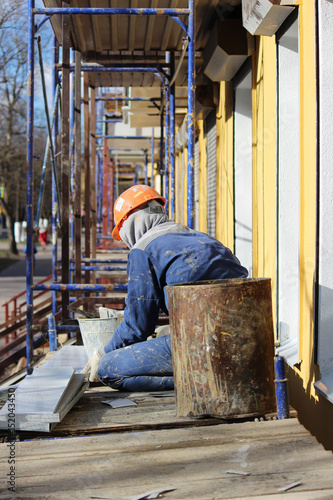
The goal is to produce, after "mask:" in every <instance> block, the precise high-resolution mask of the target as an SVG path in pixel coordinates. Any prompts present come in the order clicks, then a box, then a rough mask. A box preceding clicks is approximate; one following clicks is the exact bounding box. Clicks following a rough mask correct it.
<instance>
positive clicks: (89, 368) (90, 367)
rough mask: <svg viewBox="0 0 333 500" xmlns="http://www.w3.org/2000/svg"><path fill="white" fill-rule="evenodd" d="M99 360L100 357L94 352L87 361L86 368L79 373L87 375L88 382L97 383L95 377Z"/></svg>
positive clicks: (97, 380) (96, 377)
mask: <svg viewBox="0 0 333 500" xmlns="http://www.w3.org/2000/svg"><path fill="white" fill-rule="evenodd" d="M100 359H101V355H100V354H99V353H98V352H96V353H95V354H94V355H93V356H91V358H90V359H89V361H88V363H87V364H86V366H85V367H84V368H83V370H82V371H81V373H89V372H90V375H89V381H90V382H99V378H98V376H97V368H98V362H99V360H100Z"/></svg>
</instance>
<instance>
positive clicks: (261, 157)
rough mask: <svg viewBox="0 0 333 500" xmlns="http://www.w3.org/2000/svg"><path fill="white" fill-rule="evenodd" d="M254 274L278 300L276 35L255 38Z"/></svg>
mask: <svg viewBox="0 0 333 500" xmlns="http://www.w3.org/2000/svg"><path fill="white" fill-rule="evenodd" d="M252 69H253V91H252V106H253V276H254V277H269V278H271V280H272V297H273V312H274V316H275V303H276V299H275V297H276V293H275V292H276V56H275V36H272V37H258V38H256V51H255V53H254V57H253V68H252Z"/></svg>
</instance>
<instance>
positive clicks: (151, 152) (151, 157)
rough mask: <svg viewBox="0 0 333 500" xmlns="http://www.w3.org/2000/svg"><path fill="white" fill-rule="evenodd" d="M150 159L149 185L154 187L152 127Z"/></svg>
mask: <svg viewBox="0 0 333 500" xmlns="http://www.w3.org/2000/svg"><path fill="white" fill-rule="evenodd" d="M150 145H151V146H150V161H151V176H150V186H151V187H154V129H153V133H152V138H151V140H150Z"/></svg>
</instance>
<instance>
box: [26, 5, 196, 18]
mask: <svg viewBox="0 0 333 500" xmlns="http://www.w3.org/2000/svg"><path fill="white" fill-rule="evenodd" d="M190 3H191V2H190ZM33 14H44V15H48V16H53V15H55V14H60V15H62V14H70V15H75V14H76V15H100V16H102V15H103V16H104V15H114V14H115V15H126V16H133V15H139V16H172V17H174V16H184V15H189V14H191V9H179V8H178V9H170V8H167V9H151V8H145V9H135V8H123V9H121V8H75V7H64V8H62V7H59V8H57V7H55V8H34V9H33Z"/></svg>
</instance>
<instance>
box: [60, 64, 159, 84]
mask: <svg viewBox="0 0 333 500" xmlns="http://www.w3.org/2000/svg"><path fill="white" fill-rule="evenodd" d="M57 69H58V70H59V71H61V70H62V65H61V64H60V65H59V64H58V66H57ZM74 69H75V68H74V66H70V71H74ZM81 71H82V72H89V73H91V72H96V73H116V72H118V73H153V74H154V75H155V76H156V78H158V79H159V80H160V81H161V82H162V83H163V85H165V80H164V78H165V79H168V75H167V74H166V73H165V71H164V70H163V69H162V68H158V67H147V66H131V67H128V66H121V65H118V66H111V67H106V66H87V65H84V66H81ZM160 73H161V74H160ZM162 75H163V76H162ZM163 77H164V78H163Z"/></svg>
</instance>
